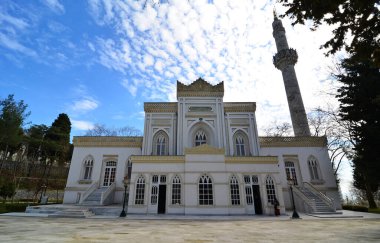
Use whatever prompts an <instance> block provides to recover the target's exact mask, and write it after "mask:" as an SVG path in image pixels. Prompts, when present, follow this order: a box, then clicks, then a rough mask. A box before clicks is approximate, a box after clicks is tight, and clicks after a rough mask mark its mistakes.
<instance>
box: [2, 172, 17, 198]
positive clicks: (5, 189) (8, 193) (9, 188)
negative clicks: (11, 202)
mask: <svg viewBox="0 0 380 243" xmlns="http://www.w3.org/2000/svg"><path fill="white" fill-rule="evenodd" d="M6 179H7V178H5V177H2V178H0V197H2V198H3V202H5V200H6V199H7V198H11V197H13V196H14V195H15V194H16V187H15V184H14V183H13V181H9V180H6Z"/></svg>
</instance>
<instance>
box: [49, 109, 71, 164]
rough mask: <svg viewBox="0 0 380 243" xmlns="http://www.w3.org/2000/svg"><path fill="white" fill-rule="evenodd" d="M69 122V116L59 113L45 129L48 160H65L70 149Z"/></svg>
mask: <svg viewBox="0 0 380 243" xmlns="http://www.w3.org/2000/svg"><path fill="white" fill-rule="evenodd" d="M70 132H71V122H70V119H69V117H68V116H67V115H66V114H64V113H61V114H59V115H58V117H57V119H55V120H54V122H53V123H52V125H51V126H50V127H49V129H48V130H47V131H46V136H45V143H44V144H45V149H46V151H45V152H46V157H47V159H49V161H51V162H53V161H57V162H58V163H59V164H62V163H64V162H66V159H67V157H68V155H67V154H68V153H69V151H70Z"/></svg>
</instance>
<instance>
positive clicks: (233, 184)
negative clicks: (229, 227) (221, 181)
mask: <svg viewBox="0 0 380 243" xmlns="http://www.w3.org/2000/svg"><path fill="white" fill-rule="evenodd" d="M230 194H231V204H232V205H240V191H239V182H238V180H237V178H236V176H232V177H231V180H230Z"/></svg>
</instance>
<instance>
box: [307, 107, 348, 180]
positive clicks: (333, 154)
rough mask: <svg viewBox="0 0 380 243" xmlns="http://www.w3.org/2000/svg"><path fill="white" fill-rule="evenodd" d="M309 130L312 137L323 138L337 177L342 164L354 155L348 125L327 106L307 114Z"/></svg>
mask: <svg viewBox="0 0 380 243" xmlns="http://www.w3.org/2000/svg"><path fill="white" fill-rule="evenodd" d="M308 121H309V126H310V130H311V133H312V135H313V136H325V137H326V138H327V149H328V151H329V155H330V160H331V163H332V166H333V169H334V174H335V175H336V176H337V175H338V173H339V168H340V166H341V164H342V163H343V162H345V161H346V162H348V161H351V158H352V156H353V154H354V151H353V148H354V146H355V139H354V138H353V136H352V134H351V132H350V131H351V130H350V127H351V126H350V123H349V122H348V121H343V120H342V119H341V117H340V116H339V111H338V110H337V109H334V108H332V107H331V106H327V108H326V109H322V108H320V107H318V108H316V109H313V110H312V111H311V112H310V113H309V114H308Z"/></svg>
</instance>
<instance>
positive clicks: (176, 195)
mask: <svg viewBox="0 0 380 243" xmlns="http://www.w3.org/2000/svg"><path fill="white" fill-rule="evenodd" d="M181 193H182V185H181V178H180V177H179V176H178V175H175V176H174V177H173V179H172V198H171V204H172V205H181V203H182V195H181Z"/></svg>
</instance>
